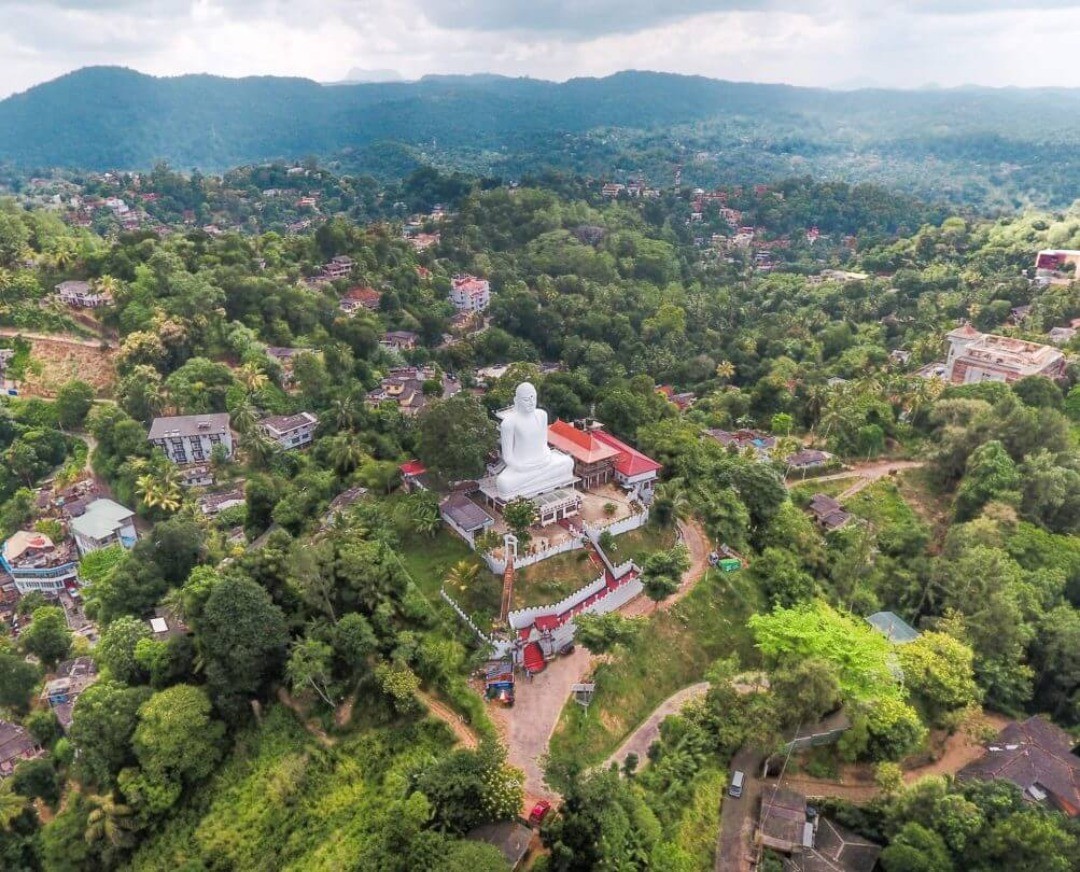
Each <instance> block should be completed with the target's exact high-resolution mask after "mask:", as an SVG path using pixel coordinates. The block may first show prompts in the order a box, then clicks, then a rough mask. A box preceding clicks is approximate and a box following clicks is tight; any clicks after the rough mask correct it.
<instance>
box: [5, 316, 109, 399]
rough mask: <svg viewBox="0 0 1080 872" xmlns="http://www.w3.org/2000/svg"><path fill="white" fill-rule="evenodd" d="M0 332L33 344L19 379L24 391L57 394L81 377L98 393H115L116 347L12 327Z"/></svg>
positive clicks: (19, 386) (44, 395)
mask: <svg viewBox="0 0 1080 872" xmlns="http://www.w3.org/2000/svg"><path fill="white" fill-rule="evenodd" d="M0 336H3V337H5V338H15V337H21V338H22V339H24V340H25V341H26V342H28V343H29V344H30V363H29V366H28V367H27V372H26V375H25V377H24V378H23V379H22V381H20V382H19V383H18V389H19V393H20V395H23V396H29V397H46V398H49V397H54V396H56V392H57V391H58V390H59V389H60V388H61V387H62V386H63V385H64V384H65V383H66V382H69V381H71V380H72V379H79V380H81V381H84V382H86V383H87V384H89V385H90V386H91V387H93V389H94V392H95V394H96V395H97V396H98V397H111V396H112V394H113V389H114V387H115V385H116V365H115V355H116V349H114V348H108V349H103V348H102V346H101V343H100V342H98V341H93V340H87V339H78V338H76V337H73V336H60V335H57V336H46V335H43V334H39V333H22V332H20V331H18V330H14V329H11V328H4V329H2V330H0Z"/></svg>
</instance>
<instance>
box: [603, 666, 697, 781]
mask: <svg viewBox="0 0 1080 872" xmlns="http://www.w3.org/2000/svg"><path fill="white" fill-rule="evenodd" d="M708 689H709V682H707V681H702V682H700V683H698V684H691V685H690V686H689V687H684V688H683V689H682V690H680V691H679V692H678V693H674V694H672V695H671V696H669V697H668V698H667V699H665V700H664V701H663V702H662V703H660V705H658V706H657V707H656V708H655V709H653V712H652V714H651V715H649V716H648V717H647V718H646V719H645V722H644V723H642V724H641V726H639V727H638V728H637V729H636V730H634V732H632V733H631V734H630V735H629V736H627V738H626V741H624V742H623V743H622V744H621V745H620V746H619V750H618V751H616V752H615V753H614V754H612V755H611V756H610V757H608V758H607V760H605V761H604V768H605V769H607V768H608V767H609V766H611V764H612V763H618V764H619V766H620V767H621V766H622V765H623V763H625V762H626V758H627V757H628V756H629V755H630V754H636V755H637V758H638V760H640V761H642V762H645V759H646V755H647V754H648V751H649V748H650V747H651V746H652V743H653V742H655V741H656V740H657V739H659V738H660V724H662V723H663V722H664V718H666V717H668V716H670V715H674V714H678V713H679V712H680V711H682V708H683V706H684V705H686V704H687V703H688V702H690V701H691V700H695V699H700V698H701V697H703V696H704V695H705V693H706V692H707V691H708Z"/></svg>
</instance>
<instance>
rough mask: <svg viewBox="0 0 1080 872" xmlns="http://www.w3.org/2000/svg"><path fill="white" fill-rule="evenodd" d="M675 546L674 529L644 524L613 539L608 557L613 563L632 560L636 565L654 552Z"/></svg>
mask: <svg viewBox="0 0 1080 872" xmlns="http://www.w3.org/2000/svg"><path fill="white" fill-rule="evenodd" d="M674 544H675V528H674V527H661V526H660V525H659V524H655V523H652V524H646V525H645V526H644V527H640V528H638V529H637V530H632V531H631V532H629V533H626V534H625V535H623V536H617V537H616V538H615V547H614V548H613V549H612V551H611V553H610V554H608V557H610V558H611V560H612V562H614V563H622V562H623V561H625V560H634V561H636V562H637V563H638V564H641V562H642V561H643V560H644V559H645V558H646V557H647V556H649V555H650V554H652V553H653V552H654V551H666V550H668V549H669V548H671V547H672V546H674Z"/></svg>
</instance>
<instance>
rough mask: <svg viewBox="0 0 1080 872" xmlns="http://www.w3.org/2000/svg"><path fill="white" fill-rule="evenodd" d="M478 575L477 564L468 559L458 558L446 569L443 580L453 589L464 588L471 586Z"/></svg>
mask: <svg viewBox="0 0 1080 872" xmlns="http://www.w3.org/2000/svg"><path fill="white" fill-rule="evenodd" d="M479 577H480V565H479V564H477V563H470V562H469V561H468V560H459V561H458V562H457V563H455V564H454V565H453V566H451V567H450V568H449V569H448V570H447V572H446V578H444V579H443V582H444V583H445V584H446V585H448V586H449V587H452V588H454V589H455V590H465V589H466V588H469V587H471V586H472V585H473V584H474V583H475V582H476V580H477V579H478V578H479Z"/></svg>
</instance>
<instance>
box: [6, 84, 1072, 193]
mask: <svg viewBox="0 0 1080 872" xmlns="http://www.w3.org/2000/svg"><path fill="white" fill-rule="evenodd" d="M557 134H562V135H561V136H560V135H557ZM388 142H392V143H396V144H397V148H396V150H393V149H391V150H387V149H386V148H385V146H384V144H385V143H388ZM1078 144H1080V91H1078V90H1071V91H1070V90H1060V89H1059V90H1051V89H1042V90H1017V89H1012V90H990V89H976V88H970V89H955V90H942V91H919V92H911V91H880V90H878V91H853V92H831V91H826V90H820V89H809V88H794V87H790V86H784V85H756V84H743V83H732V82H722V81H715V80H711V79H705V78H700V77H688V76H677V75H671V74H662V73H644V72H623V73H619V74H616V75H613V76H609V77H607V78H602V79H574V80H571V81H568V82H565V83H559V84H557V83H552V82H543V81H538V80H534V79H510V78H503V77H498V76H436V77H428V78H425V79H422V80H420V81H418V82H411V83H384V84H350V85H335V86H324V85H319V84H317V83H315V82H312V81H308V80H303V79H290V78H269V77H265V78H247V79H224V78H218V77H213V76H182V77H179V78H153V77H150V76H145V75H142V74H140V73H136V72H133V71H130V70H124V69H119V68H109V67H95V68H88V69H84V70H80V71H78V72H74V73H71V74H69V75H66V76H63V77H62V78H59V79H56V80H55V81H52V82H48V83H46V84H43V85H39V86H37V87H35V88H32V89H30V90H29V91H27V92H25V93H22V94H18V95H15V96H13V97H10V98H8V99H6V100H4V101H2V102H0V162H7V163H10V164H14V165H16V166H21V167H23V168H39V167H72V168H81V169H112V168H121V169H136V168H140V167H148V166H150V165H152V164H153V163H154V162H155V161H158V160H162V159H163V160H167V161H169V162H170V163H172V164H173V165H175V166H179V167H185V168H188V167H193V166H198V167H200V168H202V169H211V170H219V169H224V168H226V167H229V166H235V165H237V164H242V163H249V162H254V161H261V160H265V159H270V158H302V157H305V156H308V155H319V156H331V155H336V156H338V157H339V158H343V159H344V160H345V161H346V163H347V164H351V165H352V167H353V168H355V169H358V170H361V171H367V172H372V173H374V174H376V175H387V174H388V173H389V172H392V171H393V169H394V167H393V166H392V165H393V164H394V163H395V162H400V161H401V160H402V156H403V155H407V156H408V159H409V160H411V161H420V162H434V163H436V164H440V165H442V166H448V167H454V168H458V169H466V170H473V171H479V172H484V173H493V174H501V175H516V174H520V173H525V172H530V171H536V170H540V169H544V168H548V167H554V168H557V169H562V170H568V171H573V172H585V173H592V174H595V175H613V174H615V173H617V172H618V171H619V170H620V169H621V170H622V171H624V172H629V171H637V170H640V171H643V172H645V173H649V174H652V175H653V176H660V174H663V176H664V178H663V179H662V181H664V182H667V181H669V180H670V171H671V169H672V168H673V166H674V165H675V164H677V163H681V164H685V165H686V173H685V179H686V180H687V181H690V182H693V183H694V184H698V183H700V184H711V183H713V182H718V181H725V180H727V181H733V180H735V179H732V178H731V176H732V174H733V173H734V172H735V170H734V168H735V167H740V168H741V170H739V171H741V172H743V173H746V174H749V173H753V174H755V175H756V177H757V178H759V179H760V178H761V177H763V176H766V175H768V176H773V177H776V176H778V175H781V174H783V175H789V174H791V172H792V170H793V169H795V170H798V169H802V170H805V169H810V170H817V171H821V172H830V173H833V174H836V175H843V176H846V177H848V178H850V179H852V180H861V179H874V180H877V181H885V182H894V183H896V184H897V185H898V186H900V187H907V188H909V189H918V188H919V187H920V184H919V182H920V179H921V178H923V177H924V175H925V174H926V173H927V172H928V171H932V170H933V169H934V166H935V164H942V165H945V164H949V162H951V161H956V162H959V161H963V162H964V166H965V167H966V169H965V172H966V173H967V174H968V175H974V176H975V178H976V179H977V182H978V185H979V186H981V188H990V187H996V188H1003V187H1009V186H1010V184H1011V185H1012V187H1014V188H1016V189H1018V190H1019V191H1020V192H1021V194H1022V195H1024V196H1026V195H1027V194H1028V193H1032V192H1033V193H1032V196H1033V198H1034V199H1044V200H1047V201H1050V202H1055V201H1069V200H1071V199H1072V198H1074V197H1076V196H1078V195H1080V186H1078V185H1076V184H1074V179H1075V178H1077V176H1078V175H1080V173H1077V172H1073V170H1074V169H1076V166H1075V165H1076V162H1077V157H1076V154H1077V151H1076V146H1077V145H1078ZM883 167H884V168H883ZM941 175H942V173H937V176H938V178H936V179H934V180H933V183H934V187H935V188H938V190H940V188H939V187H938V183H939V182H940V176H941ZM894 176H895V178H894ZM1018 179H1019V181H1018ZM655 180H656V181H661V179H660V178H656V179H655ZM923 180H924V181H925V179H923ZM738 181H742V179H738ZM969 193H970V194H972V195H973V196H970V197H969V199H971V198H973V197H974V196H977V195H978V194H980V193H981V189H980V190H979V191H974V192H969Z"/></svg>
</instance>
